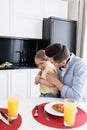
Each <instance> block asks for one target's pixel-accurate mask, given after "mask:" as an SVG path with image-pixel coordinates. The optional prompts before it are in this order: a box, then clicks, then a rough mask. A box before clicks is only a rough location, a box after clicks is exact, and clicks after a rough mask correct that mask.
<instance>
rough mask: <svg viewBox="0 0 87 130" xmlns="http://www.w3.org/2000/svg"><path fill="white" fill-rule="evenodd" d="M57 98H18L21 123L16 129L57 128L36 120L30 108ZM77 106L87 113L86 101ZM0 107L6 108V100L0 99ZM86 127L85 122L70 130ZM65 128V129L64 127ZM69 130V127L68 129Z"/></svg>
mask: <svg viewBox="0 0 87 130" xmlns="http://www.w3.org/2000/svg"><path fill="white" fill-rule="evenodd" d="M62 100H63V99H59V98H42V97H41V98H31V99H27V100H19V101H20V102H19V113H20V115H21V116H22V124H21V126H20V128H19V129H18V130H38V129H40V130H58V129H59V128H51V127H47V126H45V125H43V124H40V123H39V122H37V121H36V120H35V119H34V118H33V116H32V109H33V108H34V107H35V105H39V104H41V103H45V102H57V101H62ZM78 106H79V107H80V108H82V109H83V110H84V111H85V112H86V113H87V103H82V102H81V103H79V104H78ZM0 107H6V108H7V101H3V102H2V101H0ZM82 129H87V123H85V124H84V125H82V126H81V127H78V128H72V129H71V130H82ZM65 130H67V129H65ZM68 130H70V129H68Z"/></svg>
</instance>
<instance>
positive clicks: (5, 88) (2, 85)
mask: <svg viewBox="0 0 87 130" xmlns="http://www.w3.org/2000/svg"><path fill="white" fill-rule="evenodd" d="M9 94H10V72H9V71H5V70H2V71H0V99H1V100H3V99H6V98H7V97H8V96H9Z"/></svg>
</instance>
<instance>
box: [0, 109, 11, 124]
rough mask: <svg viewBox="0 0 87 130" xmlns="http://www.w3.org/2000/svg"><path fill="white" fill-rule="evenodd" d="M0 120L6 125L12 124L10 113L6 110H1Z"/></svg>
mask: <svg viewBox="0 0 87 130" xmlns="http://www.w3.org/2000/svg"><path fill="white" fill-rule="evenodd" d="M0 120H1V121H2V122H4V123H5V124H6V125H10V124H11V122H10V120H8V115H7V114H6V113H5V112H4V111H0Z"/></svg>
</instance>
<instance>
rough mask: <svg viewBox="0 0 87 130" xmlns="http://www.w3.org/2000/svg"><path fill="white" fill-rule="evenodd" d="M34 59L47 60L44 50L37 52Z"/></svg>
mask: <svg viewBox="0 0 87 130" xmlns="http://www.w3.org/2000/svg"><path fill="white" fill-rule="evenodd" d="M35 58H38V59H40V60H45V61H46V60H47V56H46V54H45V50H39V51H38V52H37V53H36V55H35Z"/></svg>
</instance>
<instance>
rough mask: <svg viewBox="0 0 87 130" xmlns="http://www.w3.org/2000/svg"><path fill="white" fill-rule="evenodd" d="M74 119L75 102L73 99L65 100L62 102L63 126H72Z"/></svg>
mask: <svg viewBox="0 0 87 130" xmlns="http://www.w3.org/2000/svg"><path fill="white" fill-rule="evenodd" d="M75 117H76V102H75V100H74V99H72V98H69V99H65V102H64V125H65V126H73V125H74V123H75Z"/></svg>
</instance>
